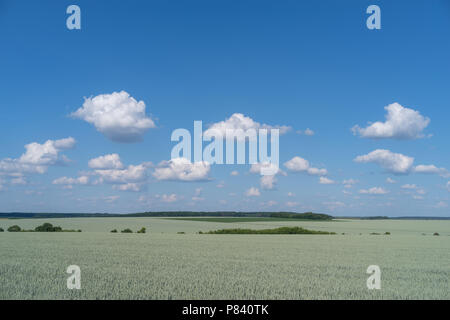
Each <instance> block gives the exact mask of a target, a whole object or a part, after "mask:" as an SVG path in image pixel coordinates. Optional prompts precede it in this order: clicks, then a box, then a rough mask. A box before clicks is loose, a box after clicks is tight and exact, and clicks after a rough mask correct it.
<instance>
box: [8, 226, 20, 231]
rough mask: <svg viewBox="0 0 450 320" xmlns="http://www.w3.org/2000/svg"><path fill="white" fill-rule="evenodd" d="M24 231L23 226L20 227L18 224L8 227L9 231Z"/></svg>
mask: <svg viewBox="0 0 450 320" xmlns="http://www.w3.org/2000/svg"><path fill="white" fill-rule="evenodd" d="M20 231H22V228H20V227H19V226H18V225H13V226H11V227H9V228H8V232H20Z"/></svg>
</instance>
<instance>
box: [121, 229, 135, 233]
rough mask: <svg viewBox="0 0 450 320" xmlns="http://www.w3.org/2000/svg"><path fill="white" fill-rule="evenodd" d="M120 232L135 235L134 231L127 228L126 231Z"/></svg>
mask: <svg viewBox="0 0 450 320" xmlns="http://www.w3.org/2000/svg"><path fill="white" fill-rule="evenodd" d="M120 232H122V233H133V231H132V230H131V229H129V228H126V229H124V230H122V231H120Z"/></svg>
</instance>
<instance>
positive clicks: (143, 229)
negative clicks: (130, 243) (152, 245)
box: [137, 227, 146, 233]
mask: <svg viewBox="0 0 450 320" xmlns="http://www.w3.org/2000/svg"><path fill="white" fill-rule="evenodd" d="M145 231H146V229H145V228H144V227H142V228H141V230H139V231H138V232H137V233H145Z"/></svg>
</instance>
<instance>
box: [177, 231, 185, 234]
mask: <svg viewBox="0 0 450 320" xmlns="http://www.w3.org/2000/svg"><path fill="white" fill-rule="evenodd" d="M177 234H186V232H184V231H178V232H177Z"/></svg>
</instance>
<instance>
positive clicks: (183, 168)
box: [153, 158, 211, 181]
mask: <svg viewBox="0 0 450 320" xmlns="http://www.w3.org/2000/svg"><path fill="white" fill-rule="evenodd" d="M210 169H211V166H210V164H209V163H207V162H204V161H199V162H193V163H192V162H191V161H189V160H188V159H186V158H175V159H171V160H169V161H162V162H161V163H159V165H158V167H157V168H155V171H154V172H153V176H154V177H155V178H156V179H157V180H175V181H177V180H178V181H202V180H208V179H209V177H208V175H209V172H210Z"/></svg>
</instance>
